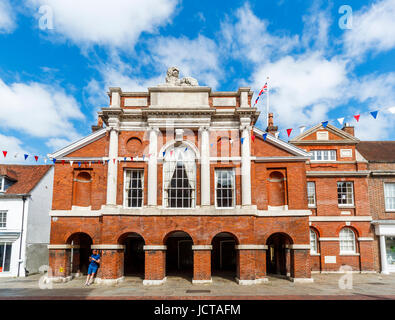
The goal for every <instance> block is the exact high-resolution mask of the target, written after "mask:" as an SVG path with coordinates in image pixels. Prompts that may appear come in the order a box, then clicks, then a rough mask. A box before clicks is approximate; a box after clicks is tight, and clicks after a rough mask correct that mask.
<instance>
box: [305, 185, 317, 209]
mask: <svg viewBox="0 0 395 320" xmlns="http://www.w3.org/2000/svg"><path fill="white" fill-rule="evenodd" d="M307 200H308V205H309V207H315V206H316V201H315V182H311V181H309V182H307Z"/></svg>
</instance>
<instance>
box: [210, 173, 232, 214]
mask: <svg viewBox="0 0 395 320" xmlns="http://www.w3.org/2000/svg"><path fill="white" fill-rule="evenodd" d="M220 170H231V171H232V174H233V197H232V198H233V201H232V202H233V203H232V204H233V206H232V207H218V206H217V174H216V172H217V171H220ZM214 207H215V209H219V210H224V209H234V208H236V172H235V168H234V167H224V168H222V167H216V168H214Z"/></svg>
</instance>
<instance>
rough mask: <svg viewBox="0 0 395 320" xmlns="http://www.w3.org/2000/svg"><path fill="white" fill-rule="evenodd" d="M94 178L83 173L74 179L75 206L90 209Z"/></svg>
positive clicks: (87, 173)
mask: <svg viewBox="0 0 395 320" xmlns="http://www.w3.org/2000/svg"><path fill="white" fill-rule="evenodd" d="M91 189H92V177H91V175H90V174H89V172H86V171H82V172H79V173H78V174H77V176H76V177H75V178H74V196H73V205H75V206H80V207H89V206H90V205H91Z"/></svg>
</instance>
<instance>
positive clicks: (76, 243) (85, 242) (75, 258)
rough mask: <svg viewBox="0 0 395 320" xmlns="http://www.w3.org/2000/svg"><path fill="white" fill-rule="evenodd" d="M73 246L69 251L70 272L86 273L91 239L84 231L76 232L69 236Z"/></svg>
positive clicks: (90, 251) (90, 252)
mask: <svg viewBox="0 0 395 320" xmlns="http://www.w3.org/2000/svg"><path fill="white" fill-rule="evenodd" d="M68 243H70V244H71V245H72V246H73V248H72V251H71V257H70V259H71V270H72V271H71V272H72V273H77V274H84V275H86V274H87V273H88V266H89V257H90V255H91V254H92V250H91V245H92V239H91V237H90V236H89V235H87V234H86V233H76V234H74V235H72V236H71V237H70V238H69V241H68Z"/></svg>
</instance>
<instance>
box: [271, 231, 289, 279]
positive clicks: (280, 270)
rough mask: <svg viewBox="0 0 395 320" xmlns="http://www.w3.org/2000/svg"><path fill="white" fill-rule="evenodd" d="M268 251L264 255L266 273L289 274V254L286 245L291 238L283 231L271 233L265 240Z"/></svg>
mask: <svg viewBox="0 0 395 320" xmlns="http://www.w3.org/2000/svg"><path fill="white" fill-rule="evenodd" d="M266 244H267V246H268V253H267V255H266V268H267V273H268V274H273V275H281V276H290V273H291V255H290V249H289V248H287V247H288V245H290V244H292V240H291V238H290V237H289V236H288V235H286V234H284V233H274V234H272V235H271V236H270V237H269V238H268V239H267V242H266Z"/></svg>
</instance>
